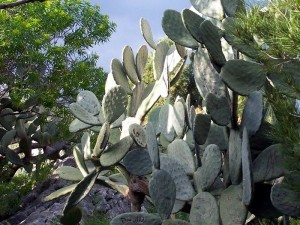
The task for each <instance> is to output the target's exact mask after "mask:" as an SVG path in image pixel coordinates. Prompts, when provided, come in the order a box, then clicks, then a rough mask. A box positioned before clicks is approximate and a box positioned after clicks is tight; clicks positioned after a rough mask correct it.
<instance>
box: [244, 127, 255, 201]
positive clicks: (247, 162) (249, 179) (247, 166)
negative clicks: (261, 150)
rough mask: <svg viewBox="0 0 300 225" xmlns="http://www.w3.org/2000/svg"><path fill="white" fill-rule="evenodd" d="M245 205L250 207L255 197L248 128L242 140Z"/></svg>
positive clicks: (245, 129)
mask: <svg viewBox="0 0 300 225" xmlns="http://www.w3.org/2000/svg"><path fill="white" fill-rule="evenodd" d="M242 171H243V203H244V204H245V205H246V206H248V205H249V204H250V202H251V199H252V195H253V175H252V160H251V151H250V145H249V136H248V132H247V128H246V127H244V130H243V139H242Z"/></svg>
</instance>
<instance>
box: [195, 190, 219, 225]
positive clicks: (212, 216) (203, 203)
mask: <svg viewBox="0 0 300 225" xmlns="http://www.w3.org/2000/svg"><path fill="white" fill-rule="evenodd" d="M190 222H191V224H192V225H196V224H207V225H219V224H220V222H219V209H218V204H217V201H216V199H215V198H214V196H212V195H211V194H210V193H209V192H200V193H198V194H197V195H196V196H195V197H194V198H193V202H192V206H191V212H190Z"/></svg>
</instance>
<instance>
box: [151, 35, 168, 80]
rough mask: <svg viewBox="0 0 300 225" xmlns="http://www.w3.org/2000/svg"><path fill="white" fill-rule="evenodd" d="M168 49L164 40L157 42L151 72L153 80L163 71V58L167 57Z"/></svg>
mask: <svg viewBox="0 0 300 225" xmlns="http://www.w3.org/2000/svg"><path fill="white" fill-rule="evenodd" d="M168 51H169V45H168V43H167V42H166V41H161V42H159V43H158V44H157V46H156V50H155V52H154V60H153V72H154V79H155V80H159V78H160V76H161V75H162V73H163V70H164V65H165V59H166V57H167V54H168Z"/></svg>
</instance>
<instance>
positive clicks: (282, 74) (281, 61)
mask: <svg viewBox="0 0 300 225" xmlns="http://www.w3.org/2000/svg"><path fill="white" fill-rule="evenodd" d="M299 10H300V1H299V0H282V1H270V2H269V4H268V6H267V8H266V9H265V10H261V9H260V8H259V7H254V8H253V9H252V10H251V11H250V12H249V13H248V14H241V15H239V20H238V22H237V23H236V26H237V28H238V30H239V31H240V32H239V36H240V38H241V39H242V40H244V41H246V40H247V39H248V38H249V37H253V36H254V37H255V40H256V42H257V43H258V44H259V45H261V47H262V49H263V50H261V51H260V54H259V59H256V60H257V61H258V62H262V63H263V64H264V65H265V66H266V67H267V68H268V70H269V76H270V77H271V78H274V77H277V79H275V80H274V85H275V87H276V88H275V89H274V88H268V89H266V96H267V101H268V103H269V105H270V108H271V109H272V112H273V117H272V119H273V123H274V126H273V127H274V128H273V130H272V132H271V134H269V135H270V136H271V137H272V139H273V140H274V141H275V142H279V143H283V144H284V145H283V146H284V149H282V151H283V153H284V155H285V157H286V166H287V168H288V169H289V170H290V171H294V173H295V174H297V173H298V174H299V172H300V166H299V160H300V135H299V129H300V123H299V113H298V112H297V109H296V107H295V99H299V98H300V82H299V70H300V61H299V52H300V49H299V47H300V28H299V21H300V14H299ZM288 176H289V175H288ZM298 176H299V175H298ZM289 184H290V186H291V187H292V188H293V189H296V190H297V191H298V192H300V180H299V179H292V178H290V179H289Z"/></svg>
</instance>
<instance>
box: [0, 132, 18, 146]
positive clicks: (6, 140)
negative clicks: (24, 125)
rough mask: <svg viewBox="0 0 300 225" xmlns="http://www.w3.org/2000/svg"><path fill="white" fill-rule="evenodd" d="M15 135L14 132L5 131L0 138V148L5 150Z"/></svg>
mask: <svg viewBox="0 0 300 225" xmlns="http://www.w3.org/2000/svg"><path fill="white" fill-rule="evenodd" d="M16 134H17V131H16V130H9V131H7V132H6V133H5V134H4V135H3V137H2V138H1V146H2V147H3V148H4V149H6V148H7V146H8V145H10V143H11V142H12V141H13V139H14V138H15V136H16Z"/></svg>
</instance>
